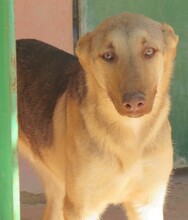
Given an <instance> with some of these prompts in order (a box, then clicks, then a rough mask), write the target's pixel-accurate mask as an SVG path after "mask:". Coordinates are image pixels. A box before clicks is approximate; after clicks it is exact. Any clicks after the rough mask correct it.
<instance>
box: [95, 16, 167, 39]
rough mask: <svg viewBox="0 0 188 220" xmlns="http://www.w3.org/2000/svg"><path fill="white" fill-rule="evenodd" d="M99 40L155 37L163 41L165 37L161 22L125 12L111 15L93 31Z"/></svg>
mask: <svg viewBox="0 0 188 220" xmlns="http://www.w3.org/2000/svg"><path fill="white" fill-rule="evenodd" d="M93 36H94V38H96V40H97V41H101V43H102V42H103V40H104V39H105V40H107V41H115V42H117V41H118V40H119V41H120V40H121V41H122V40H127V39H130V38H135V39H138V40H139V39H141V40H142V39H145V40H147V39H153V41H154V40H156V41H161V40H162V39H163V35H162V30H161V24H160V23H159V22H156V21H154V20H152V19H150V18H148V17H145V16H143V15H140V14H130V13H123V14H120V15H118V16H114V17H110V18H108V19H107V20H105V21H104V22H103V23H102V24H101V25H99V26H98V27H97V28H96V30H95V31H94V32H93Z"/></svg>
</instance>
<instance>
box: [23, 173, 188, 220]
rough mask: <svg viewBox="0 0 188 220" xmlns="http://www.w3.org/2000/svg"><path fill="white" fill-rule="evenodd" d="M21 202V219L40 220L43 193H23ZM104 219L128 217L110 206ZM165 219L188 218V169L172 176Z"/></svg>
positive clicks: (124, 218)
mask: <svg viewBox="0 0 188 220" xmlns="http://www.w3.org/2000/svg"><path fill="white" fill-rule="evenodd" d="M33 201H35V202H33ZM21 203H22V204H21V220H40V218H41V215H42V212H43V209H44V206H45V204H44V203H45V201H44V197H43V195H41V194H40V195H31V194H28V193H22V194H21ZM36 203H37V204H36ZM102 219H103V220H126V217H125V214H124V212H123V211H122V209H121V207H114V206H110V207H109V208H108V209H107V211H106V212H105V213H104V215H103V217H102ZM165 220H188V169H181V170H178V171H176V172H175V173H174V176H173V177H172V181H171V183H170V185H169V194H168V197H167V202H166V206H165Z"/></svg>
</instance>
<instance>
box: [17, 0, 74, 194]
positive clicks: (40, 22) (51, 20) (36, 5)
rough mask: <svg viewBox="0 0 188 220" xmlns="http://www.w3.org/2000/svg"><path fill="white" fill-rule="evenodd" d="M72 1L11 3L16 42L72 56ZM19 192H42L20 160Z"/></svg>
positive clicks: (21, 1)
mask: <svg viewBox="0 0 188 220" xmlns="http://www.w3.org/2000/svg"><path fill="white" fill-rule="evenodd" d="M72 17H73V16H72V0H53V1H52V0H42V1H39V0H31V1H29V0H15V26H16V39H22V38H34V39H38V40H41V41H44V42H46V43H49V44H51V45H53V46H56V47H58V48H60V49H63V50H65V51H67V52H70V53H73V28H72V27H73V22H72ZM19 162H20V187H21V191H29V192H32V193H40V192H41V191H42V190H43V189H42V186H41V184H40V180H39V178H38V177H37V175H36V172H35V170H34V169H33V168H32V167H31V166H30V164H29V163H28V161H26V160H25V159H24V158H22V157H21V156H20V158H19Z"/></svg>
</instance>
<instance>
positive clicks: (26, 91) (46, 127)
mask: <svg viewBox="0 0 188 220" xmlns="http://www.w3.org/2000/svg"><path fill="white" fill-rule="evenodd" d="M16 46H17V47H16V50H17V82H18V83H17V84H18V119H19V127H20V129H21V130H22V131H23V132H24V133H25V134H26V135H27V137H28V138H29V139H30V140H33V142H36V143H35V144H42V143H40V142H44V140H45V144H48V143H49V142H50V141H51V139H52V138H53V134H52V133H53V132H52V130H53V129H52V117H53V113H54V109H55V106H56V103H57V100H58V98H59V97H60V96H62V94H63V93H64V92H65V91H66V89H68V88H70V87H71V86H70V85H69V84H70V83H71V82H72V83H71V84H73V87H75V88H76V87H77V84H76V82H77V81H80V78H84V77H83V71H82V68H81V66H80V64H79V62H78V59H77V58H76V57H75V56H73V55H71V54H68V53H67V52H64V51H62V50H60V49H57V48H55V47H53V46H51V45H49V44H46V43H44V42H41V41H38V40H33V39H25V40H18V41H17V44H16ZM77 79H78V80H77ZM82 81H84V79H82ZM71 89H72V90H73V89H74V88H72V87H71ZM39 131H40V132H39ZM39 133H40V136H39V135H38V134H39ZM33 144H34V143H33ZM43 144H44V143H43Z"/></svg>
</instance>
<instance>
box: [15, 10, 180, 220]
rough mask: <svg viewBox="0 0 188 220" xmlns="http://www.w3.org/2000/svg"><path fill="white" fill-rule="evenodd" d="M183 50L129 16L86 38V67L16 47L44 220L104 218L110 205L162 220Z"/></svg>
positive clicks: (35, 44)
mask: <svg viewBox="0 0 188 220" xmlns="http://www.w3.org/2000/svg"><path fill="white" fill-rule="evenodd" d="M177 42H178V37H177V36H176V35H175V33H174V31H173V29H172V28H171V27H170V26H168V25H167V24H161V23H158V22H155V21H153V20H151V19H149V18H147V17H144V16H142V15H137V14H129V13H123V14H120V15H117V16H114V17H111V18H109V19H107V20H106V21H104V22H103V23H102V24H101V25H100V26H99V27H97V28H96V29H95V30H94V31H93V32H90V33H88V34H86V35H85V36H84V37H82V38H81V39H80V40H79V42H78V46H77V49H76V53H77V55H78V58H79V61H80V63H79V61H78V60H77V58H76V57H74V56H72V55H69V54H67V53H65V52H63V51H61V50H58V49H56V48H54V47H52V46H50V45H47V44H45V43H42V42H39V41H36V40H20V41H18V43H17V62H18V104H19V126H20V141H19V148H20V150H21V152H22V153H24V154H25V155H26V156H27V157H28V158H29V159H30V160H31V161H32V162H33V164H34V165H35V167H36V168H37V170H38V172H39V174H40V176H41V177H42V180H43V182H44V186H45V190H46V196H47V207H46V211H45V213H44V216H43V220H63V219H64V220H94V219H95V220H96V219H97V218H98V216H100V214H101V213H102V212H103V210H104V209H105V208H106V207H107V206H108V204H111V203H113V204H119V203H122V204H123V205H124V207H125V209H126V211H127V216H128V218H129V219H130V220H162V219H163V204H164V198H165V194H166V188H167V184H168V180H169V175H170V173H171V170H172V158H173V150H172V142H171V128H170V124H169V121H168V113H169V108H170V98H169V83H170V78H171V73H172V69H173V61H174V58H175V54H176V45H177ZM80 64H81V65H80Z"/></svg>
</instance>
